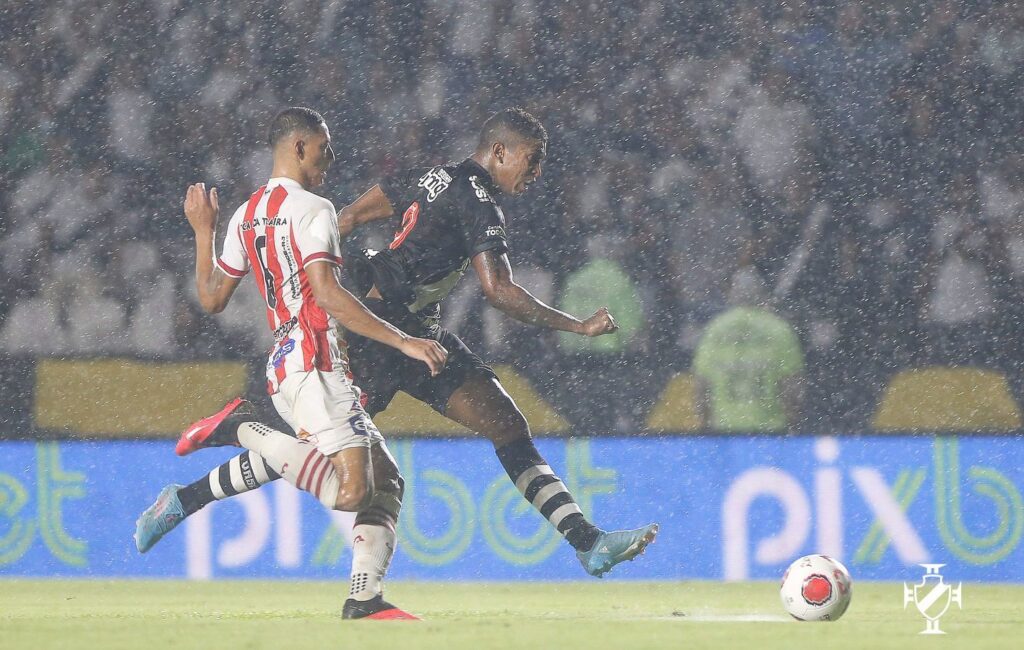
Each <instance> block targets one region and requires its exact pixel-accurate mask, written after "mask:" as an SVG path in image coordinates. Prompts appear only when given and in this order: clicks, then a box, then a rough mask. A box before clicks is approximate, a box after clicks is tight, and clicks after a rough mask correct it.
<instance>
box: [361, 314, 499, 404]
mask: <svg viewBox="0 0 1024 650" xmlns="http://www.w3.org/2000/svg"><path fill="white" fill-rule="evenodd" d="M435 338H436V339H437V341H438V343H440V344H441V345H443V346H444V349H446V350H448V362H447V363H446V364H445V366H444V369H443V370H441V372H440V373H439V374H438V375H437V376H436V377H431V376H430V369H429V368H428V367H427V364H425V363H423V362H422V361H419V360H417V359H413V358H411V357H407V356H405V355H404V354H402V353H401V352H399V351H398V350H396V349H395V348H393V347H391V346H388V345H384V344H383V343H378V342H377V341H374V340H371V339H367V338H364V337H362V336H358V335H356V334H353V333H351V332H349V333H348V335H347V336H346V339H347V340H348V358H349V367H350V368H351V370H352V375H353V377H354V378H353V380H352V383H354V384H355V385H356V386H358V387H359V390H361V391H362V393H363V396H364V397H363V408H365V409H366V412H367V413H369V414H370V417H373V416H375V415H377V414H378V413H380V412H381V411H383V410H384V409H386V408H387V407H388V404H390V403H391V400H392V399H394V397H395V393H397V392H398V391H404V392H406V393H408V394H409V395H411V396H413V397H415V398H416V399H418V400H419V401H421V402H423V403H425V404H427V405H429V406H430V407H431V408H433V409H434V410H435V411H437V412H438V413H441V414H442V415H443V414H444V411H445V408H447V406H448V398H450V397H451V396H452V393H454V392H455V391H456V390H457V389H458V388H459V387H460V386H462V385H463V384H464V383H466V380H468V379H469V378H471V377H483V378H495V379H496V378H497V375H495V374H494V370H492V369H491V367H490V366H488V365H487V364H486V363H484V361H483V359H481V358H480V357H479V356H477V355H476V354H475V353H474V352H473V351H472V350H470V349H469V346H467V345H466V344H465V343H463V342H462V339H460V338H459V337H458V336H456V335H454V334H452V333H451V332H449V331H448V330H446V329H443V328H441V329H440V330H439V331H438V334H437V336H436V337H435Z"/></svg>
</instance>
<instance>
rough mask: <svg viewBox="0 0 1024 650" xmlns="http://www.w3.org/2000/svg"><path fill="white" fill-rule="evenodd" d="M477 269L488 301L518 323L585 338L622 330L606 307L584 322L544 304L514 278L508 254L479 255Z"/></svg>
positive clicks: (474, 264)
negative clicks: (580, 335)
mask: <svg viewBox="0 0 1024 650" xmlns="http://www.w3.org/2000/svg"><path fill="white" fill-rule="evenodd" d="M473 269H474V270H475V271H476V274H477V275H478V276H479V277H480V285H481V286H482V287H483V290H484V295H485V296H486V297H487V302H489V303H490V304H491V306H492V307H494V308H495V309H497V310H499V311H501V312H504V313H505V314H508V315H509V316H511V317H512V318H515V319H516V320H518V321H522V322H523V323H526V324H528V325H537V326H540V327H547V328H549V329H555V330H561V331H563V332H572V333H574V334H582V335H584V336H601V335H602V334H610V333H611V332H614V331H615V330H617V329H619V326H618V325H616V324H615V319H614V318H612V315H611V314H610V313H608V310H607V309H606V308H604V307H602V308H601V309H598V310H597V311H596V312H595V313H594V315H592V316H591V317H590V318H588V319H586V320H584V321H581V320H579V319H578V318H575V317H573V316H572V315H570V314H567V313H565V312H564V311H559V310H557V309H555V308H554V307H551V306H549V305H546V304H544V303H543V302H542V301H540V300H538V299H537V297H536V296H534V295H533V294H531V293H530V292H529V291H527V290H526V289H524V288H523V287H521V286H519V285H518V284H516V282H515V280H513V279H512V265H511V264H509V261H508V255H506V254H505V253H498V252H495V251H493V250H491V251H484V252H483V253H479V254H478V255H476V256H475V257H474V258H473Z"/></svg>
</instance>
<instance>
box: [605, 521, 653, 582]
mask: <svg viewBox="0 0 1024 650" xmlns="http://www.w3.org/2000/svg"><path fill="white" fill-rule="evenodd" d="M657 536H658V525H657V524H655V525H654V526H652V527H651V529H650V530H649V531H647V532H646V533H644V535H643V537H641V538H640V539H638V540H636V541H635V542H633V543H632V544H630V545H629V546H628V547H626V550H625V551H623V552H622V553H621V554H620V555H618V556H617V557H615V558H614V559H612V560H610V561H609V562H607V563H606V564H604V565H603V566H602V567H601V569H600V570H599V571H598V572H597V573H595V574H594V575H595V576H596V577H598V578H601V577H604V574H606V573H608V572H609V571H611V570H612V569H613V568H615V565H616V564H621V563H622V562H626V561H629V562H632V561H633V560H635V559H636V557H637V556H638V555H642V554H643V552H644V551H645V550H647V546H648V545H650V544H652V543H654V538H655V537H657Z"/></svg>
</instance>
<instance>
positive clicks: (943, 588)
mask: <svg viewBox="0 0 1024 650" xmlns="http://www.w3.org/2000/svg"><path fill="white" fill-rule="evenodd" d="M919 566H922V567H924V575H923V576H921V584H918V585H914V586H913V587H911V586H910V585H908V584H907V583H905V582H904V583H903V609H906V608H907V605H909V604H910V603H914V605H916V606H917V611H919V612H921V615H922V616H924V617H925V621H926V622H925V627H924V630H923V631H922V632H921V634H945V632H943V631H942V630H940V629H939V619H940V618H942V615H943V614H945V613H946V610H947V609H949V605H950V603H956V604H957V605H959V606H960V609H963V608H964V603H963V583H962V582H959V583H957V585H956V588H954V587H953V586H952V585H948V584H946V583H945V582H943V580H942V575H941V574H940V573H939V569H941V568H942V567H944V566H946V565H945V564H921V565H919Z"/></svg>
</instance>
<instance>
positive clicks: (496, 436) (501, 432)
mask: <svg viewBox="0 0 1024 650" xmlns="http://www.w3.org/2000/svg"><path fill="white" fill-rule="evenodd" d="M529 437H530V424H529V423H528V422H527V421H526V416H524V415H523V413H522V411H520V410H519V409H511V410H510V411H508V412H507V413H505V414H503V417H502V418H501V419H500V420H499V421H498V426H496V427H494V429H493V430H492V431H491V433H490V438H491V442H493V443H494V444H495V446H497V447H503V446H505V445H507V444H509V443H512V442H516V441H517V440H522V439H524V438H527V439H528V438H529Z"/></svg>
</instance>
